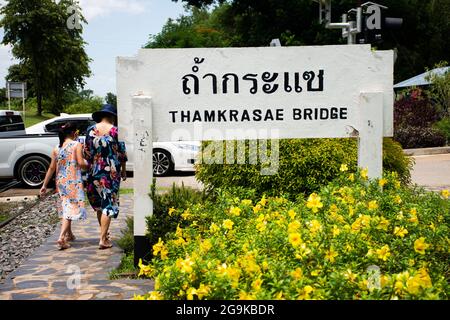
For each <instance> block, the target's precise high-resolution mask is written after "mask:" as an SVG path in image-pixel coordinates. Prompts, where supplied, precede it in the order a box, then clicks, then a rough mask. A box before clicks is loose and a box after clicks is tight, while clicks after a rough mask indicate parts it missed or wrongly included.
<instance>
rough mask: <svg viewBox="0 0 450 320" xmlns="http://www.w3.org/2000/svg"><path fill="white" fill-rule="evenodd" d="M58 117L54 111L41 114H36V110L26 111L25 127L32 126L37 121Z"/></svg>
mask: <svg viewBox="0 0 450 320" xmlns="http://www.w3.org/2000/svg"><path fill="white" fill-rule="evenodd" d="M54 117H56V115H54V114H52V113H45V112H44V113H43V114H42V115H41V116H38V115H36V113H35V112H29V113H25V128H28V127H31V126H32V125H35V124H36V123H39V122H42V121H45V120H48V119H51V118H54Z"/></svg>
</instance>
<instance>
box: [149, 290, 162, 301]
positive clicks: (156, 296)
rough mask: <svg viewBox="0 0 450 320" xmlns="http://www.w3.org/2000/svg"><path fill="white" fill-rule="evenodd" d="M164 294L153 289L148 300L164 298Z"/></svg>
mask: <svg viewBox="0 0 450 320" xmlns="http://www.w3.org/2000/svg"><path fill="white" fill-rule="evenodd" d="M163 298H164V296H163V295H162V294H161V293H159V292H158V291H152V292H150V293H149V296H148V300H162V299H163Z"/></svg>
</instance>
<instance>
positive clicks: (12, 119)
mask: <svg viewBox="0 0 450 320" xmlns="http://www.w3.org/2000/svg"><path fill="white" fill-rule="evenodd" d="M20 134H25V125H24V123H23V120H22V116H21V115H20V112H18V111H12V110H0V137H11V136H16V135H20Z"/></svg>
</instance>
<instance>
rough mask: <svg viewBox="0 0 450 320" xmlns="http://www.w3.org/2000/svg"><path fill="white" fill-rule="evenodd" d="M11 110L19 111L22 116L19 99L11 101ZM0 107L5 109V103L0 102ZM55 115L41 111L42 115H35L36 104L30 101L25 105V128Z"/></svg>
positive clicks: (6, 107)
mask: <svg viewBox="0 0 450 320" xmlns="http://www.w3.org/2000/svg"><path fill="white" fill-rule="evenodd" d="M12 102H13V103H11V110H15V111H19V112H21V113H22V116H23V109H22V102H21V101H12ZM0 109H2V110H7V109H8V106H7V104H6V103H4V104H0ZM54 117H56V115H54V114H52V113H48V112H43V113H42V115H40V116H38V115H37V110H36V106H34V105H33V104H32V103H28V104H26V105H25V128H28V127H31V126H32V125H34V124H36V123H39V122H42V121H45V120H48V119H51V118H54Z"/></svg>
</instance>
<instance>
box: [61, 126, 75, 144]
mask: <svg viewBox="0 0 450 320" xmlns="http://www.w3.org/2000/svg"><path fill="white" fill-rule="evenodd" d="M76 131H77V126H76V125H75V124H74V123H73V122H67V123H66V124H65V125H63V126H62V127H61V128H59V131H58V137H59V147H60V148H61V147H62V145H63V144H64V141H65V140H66V139H67V137H68V136H71V135H73V134H74V133H75V132H76Z"/></svg>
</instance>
